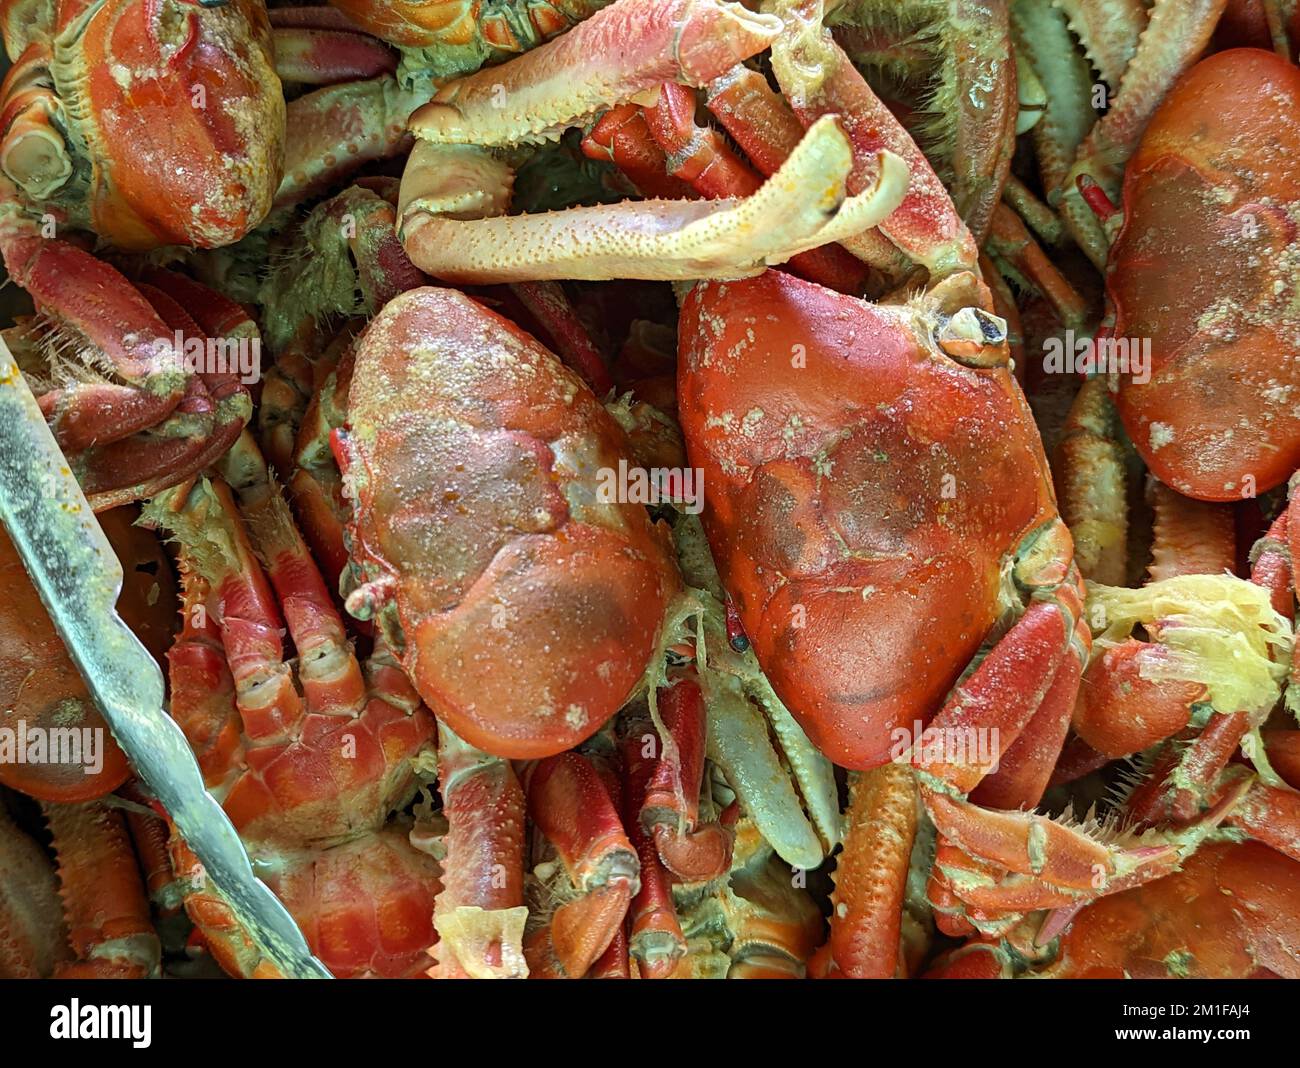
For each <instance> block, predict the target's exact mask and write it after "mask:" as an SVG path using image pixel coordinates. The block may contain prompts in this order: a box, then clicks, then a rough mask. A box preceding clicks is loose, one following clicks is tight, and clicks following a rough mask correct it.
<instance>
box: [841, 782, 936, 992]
mask: <svg viewBox="0 0 1300 1068" xmlns="http://www.w3.org/2000/svg"><path fill="white" fill-rule="evenodd" d="M919 812H920V798H919V795H918V793H917V789H916V779H915V777H914V776H913V775H912V773H911V771H910V770H909V769H908V768H907V766H906V765H903V764H893V763H891V764H883V765H881V766H880V767H878V768H873V769H872V770H871V771H864V772H861V773H859V774H858V775H857V777H856V778H855V779H854V781H853V784H852V786H851V787H850V789H849V807H848V812H847V813H846V817H845V823H846V827H845V833H844V851H843V852H842V853H841V854H840V859H839V862H838V864H837V865H836V868H835V874H834V876H833V878H834V880H835V890H834V891H833V892H832V894H831V909H832V912H831V918H830V928H831V935H830V941H829V942H828V943H827V944H826V946H824V947H823V948H822V951H821V952H822V954H823V955H824V956H825V957H826V958H827V959H826V960H825V961H824V962H823V964H822V970H823V971H829V970H830V966H831V965H833V966H834V968H835V970H836V971H838V973H839V974H841V975H843V976H845V977H846V978H849V979H893V978H894V977H895V976H896V975H898V974H899V969H900V963H901V962H900V955H899V943H900V935H901V931H900V928H901V924H902V918H903V898H904V896H905V893H906V889H907V877H908V864H909V860H910V857H911V853H912V846H913V843H914V840H915V838H916V829H917V819H918V815H919Z"/></svg>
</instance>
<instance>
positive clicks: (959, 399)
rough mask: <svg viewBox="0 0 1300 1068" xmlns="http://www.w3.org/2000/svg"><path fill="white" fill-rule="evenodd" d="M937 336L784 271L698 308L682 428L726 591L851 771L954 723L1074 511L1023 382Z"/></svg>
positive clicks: (766, 660)
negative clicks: (954, 703)
mask: <svg viewBox="0 0 1300 1068" xmlns="http://www.w3.org/2000/svg"><path fill="white" fill-rule="evenodd" d="M926 324H927V319H926V318H925V316H924V315H923V314H922V312H921V310H920V309H918V308H913V307H910V306H909V307H877V306H873V305H870V304H867V303H865V302H863V301H860V300H857V299H855V298H852V297H847V296H843V295H841V294H838V293H834V292H832V291H830V290H828V289H824V288H822V287H821V286H818V285H815V284H813V283H811V282H805V281H803V280H801V279H798V278H795V277H793V276H791V275H788V274H784V273H781V272H777V271H768V272H767V273H766V274H763V275H760V276H759V277H757V278H752V279H746V280H744V281H741V282H723V283H718V282H707V283H701V284H698V285H697V286H696V287H695V288H694V289H693V290H692V291H691V293H690V295H689V296H688V297H687V299H686V301H685V304H684V306H683V309H682V317H681V326H680V334H679V345H680V367H679V380H678V396H679V405H680V412H681V423H682V429H683V431H684V433H685V437H686V443H687V451H688V454H689V456H690V459H691V463H692V464H694V465H696V466H698V467H701V468H703V479H704V481H703V487H704V500H705V509H704V520H705V526H706V529H707V531H708V535H709V542H710V544H711V545H712V547H713V552H714V555H715V557H716V559H717V563H718V568H719V573H720V575H721V578H722V582H723V585H724V586H726V588H727V590H728V591H729V592H730V593H731V595H732V596H733V597H734V598H735V601H736V604H737V607H738V609H739V612H740V616H741V619H742V622H743V623H744V627H745V632H746V634H747V635H748V636H749V638H750V640H751V641H752V642H753V645H754V650H755V652H756V654H757V656H758V659H759V661H760V663H761V664H762V666H763V669H764V671H766V672H767V674H768V677H769V678H770V679H771V682H772V685H773V687H774V688H775V689H776V691H777V693H778V694H779V695H780V697H781V699H782V700H783V701H784V702H785V703H786V704H787V705H788V706H789V707H790V710H791V711H792V712H793V713H794V714H795V716H796V717H797V718H798V719H799V722H800V723H801V724H802V725H803V727H804V729H805V730H806V731H807V732H808V736H809V737H810V738H811V739H812V741H813V743H814V744H815V745H817V746H818V748H820V749H821V750H822V751H823V752H825V753H826V754H827V755H828V756H829V757H830V758H831V759H832V760H834V761H835V762H836V763H838V764H842V765H845V766H847V767H851V768H867V767H872V766H874V765H877V764H880V763H882V762H883V761H885V760H886V759H888V757H889V755H890V750H891V744H892V741H893V739H891V732H892V731H893V730H894V729H895V728H908V729H909V730H910V729H911V727H912V725H913V723H914V721H916V720H922V721H924V720H926V719H928V717H929V716H930V715H931V714H932V713H933V712H934V710H935V708H936V707H937V705H938V703H939V701H940V700H941V699H942V697H943V696H944V694H945V693H946V692H947V691H948V690H949V689H950V688H951V686H952V685H953V683H954V682H955V681H956V679H957V677H958V675H959V674H960V673H961V672H962V670H963V669H964V668H965V667H966V666H967V664H968V663H969V661H970V659H971V657H972V655H973V654H974V653H975V651H976V650H977V649H978V648H979V646H980V643H981V642H983V641H984V639H985V637H986V636H987V635H988V633H989V630H990V628H991V627H992V626H993V625H994V623H995V621H996V620H997V618H998V615H999V603H998V602H999V597H998V594H999V588H1000V585H1001V578H1002V570H1003V567H1004V564H1005V563H1006V562H1007V559H1008V556H1009V555H1010V554H1014V553H1015V552H1016V550H1017V548H1018V546H1019V545H1020V542H1021V540H1022V539H1023V538H1024V537H1025V535H1026V534H1028V533H1029V532H1030V531H1032V530H1034V529H1035V528H1036V527H1038V526H1040V525H1041V524H1042V523H1044V522H1045V521H1047V520H1049V519H1050V518H1052V517H1054V515H1055V512H1056V506H1055V502H1054V499H1053V496H1052V490H1051V486H1050V484H1049V482H1048V480H1047V478H1046V475H1045V472H1046V463H1045V460H1044V458H1043V455H1042V449H1041V445H1040V444H1039V441H1038V435H1037V433H1036V432H1035V430H1034V424H1033V420H1032V418H1031V417H1030V414H1029V411H1028V408H1027V406H1026V404H1025V402H1024V398H1023V396H1022V394H1021V393H1020V390H1019V387H1017V386H1016V384H1015V382H1014V380H1013V379H1012V377H1011V374H1010V373H1009V371H1008V370H1007V369H1006V368H1005V367H998V368H973V367H967V366H963V365H961V364H959V363H957V362H956V361H954V360H953V359H951V358H949V357H948V356H946V355H944V354H943V353H942V352H941V351H939V350H938V349H937V348H935V347H934V345H933V344H932V343H930V342H929V341H928V338H927V337H926V336H924V335H923V334H921V333H918V331H919V330H923V329H927V327H926Z"/></svg>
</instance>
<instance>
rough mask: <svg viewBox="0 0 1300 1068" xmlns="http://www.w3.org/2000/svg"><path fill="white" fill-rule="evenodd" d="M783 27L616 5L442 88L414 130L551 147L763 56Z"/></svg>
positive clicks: (662, 6) (650, 5) (708, 1)
mask: <svg viewBox="0 0 1300 1068" xmlns="http://www.w3.org/2000/svg"><path fill="white" fill-rule="evenodd" d="M780 29H781V26H780V23H779V22H778V21H777V20H776V19H774V18H771V17H770V16H766V15H756V14H754V13H752V12H750V11H747V10H745V9H744V8H743V7H741V6H740V4H734V3H725V2H722V0H620V2H619V3H616V4H613V5H611V6H610V7H607V8H605V9H604V10H603V11H598V12H597V13H596V14H594V15H592V17H591V18H589V19H587V20H586V21H584V22H583V23H581V24H580V25H578V26H576V27H575V28H574V29H573V30H571V31H570V32H569V33H566V34H565V35H564V36H563V37H560V38H558V39H557V40H554V41H551V42H549V43H548V44H545V45H542V46H541V47H540V48H536V49H534V50H533V51H531V52H528V53H526V54H525V55H523V56H520V57H519V58H517V59H515V60H512V61H511V62H510V63H508V64H506V65H505V66H504V67H496V68H488V69H486V70H481V71H479V72H478V73H477V74H472V75H470V76H469V77H466V78H460V79H457V80H456V81H454V82H452V83H450V84H449V85H446V86H444V87H443V88H442V89H441V90H440V91H439V92H438V94H437V95H436V96H435V97H434V99H433V102H432V103H430V104H427V105H425V106H424V107H422V108H421V109H420V110H419V112H417V113H416V114H415V115H413V116H412V117H411V128H412V130H413V131H414V133H415V134H416V136H418V137H420V138H422V139H427V140H431V141H434V142H437V143H439V144H460V145H478V144H489V145H502V144H521V143H538V142H542V141H547V140H551V139H552V138H554V137H555V136H557V135H558V133H559V132H560V131H562V130H563V129H565V128H566V127H568V126H571V125H574V124H576V123H580V122H582V121H583V120H585V119H586V118H588V117H590V116H592V115H595V114H596V113H597V112H598V111H602V110H604V109H605V108H608V107H612V106H614V105H615V104H622V103H624V102H626V101H628V100H631V99H632V98H633V97H635V96H637V95H639V94H642V93H646V92H648V91H652V90H655V89H657V88H658V87H659V85H660V84H661V83H663V82H668V81H681V82H685V83H686V84H688V85H692V86H695V87H697V88H699V87H702V86H704V85H706V84H708V83H709V82H710V81H712V80H713V79H714V78H716V77H717V76H718V75H719V74H721V73H722V72H723V71H725V70H727V69H728V68H730V67H733V66H735V64H737V63H739V62H741V61H742V60H745V59H748V58H749V57H750V56H753V55H756V54H757V53H759V52H761V51H763V49H765V48H767V47H768V46H769V45H770V44H771V43H772V41H773V39H774V38H775V37H776V35H777V34H778V33H779V32H780Z"/></svg>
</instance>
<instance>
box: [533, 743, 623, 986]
mask: <svg viewBox="0 0 1300 1068" xmlns="http://www.w3.org/2000/svg"><path fill="white" fill-rule="evenodd" d="M525 790H526V791H527V794H528V813H529V816H530V817H531V818H532V820H533V823H534V824H535V825H536V827H537V829H538V830H539V831H540V832H541V833H542V834H543V835H544V836H545V837H546V839H547V840H548V841H549V842H550V843H551V844H552V845H553V846H554V847H555V849H556V851H557V853H558V854H559V857H560V860H561V861H562V862H563V864H564V868H565V870H566V871H567V872H568V876H569V880H570V882H571V883H572V884H573V887H574V889H575V890H576V891H577V892H578V895H579V896H578V897H576V898H574V899H573V900H571V901H568V902H566V903H565V904H563V905H561V906H560V907H559V908H557V909H556V910H555V911H554V913H552V915H551V917H550V920H549V922H548V923H547V925H546V927H545V928H544V929H543V930H542V931H540V932H538V934H537V935H536V936H535V937H534V938H532V939H530V940H529V945H528V946H527V952H528V958H529V973H530V974H531V975H532V976H534V977H538V978H541V977H552V978H561V977H567V978H571V979H578V978H581V977H582V976H584V975H586V974H587V972H588V970H589V969H590V968H591V966H592V965H593V964H594V963H595V961H596V960H597V959H598V958H599V957H600V956H601V955H602V954H603V953H604V952H605V951H606V950H607V949H608V948H609V946H610V943H611V942H612V941H613V940H614V937H615V935H616V934H617V933H618V932H619V931H620V930H622V927H623V920H624V917H625V916H626V915H627V909H628V904H629V903H630V902H631V900H632V898H633V897H634V896H635V894H636V892H637V891H638V890H639V889H640V882H639V879H638V877H637V872H638V861H637V855H636V851H635V850H634V849H633V847H632V844H631V843H630V842H629V841H628V839H627V835H626V834H625V833H624V831H623V821H622V819H621V817H620V815H619V812H618V809H617V808H616V807H615V805H614V801H613V799H612V798H611V797H610V794H609V790H608V789H607V787H606V785H605V783H604V782H603V781H602V778H601V776H600V774H599V773H598V772H597V770H596V769H595V767H593V765H592V763H591V761H590V760H589V759H588V758H587V757H585V756H583V755H582V754H581V753H577V752H572V751H570V752H568V753H561V754H559V755H558V756H553V757H547V758H545V759H544V760H541V761H539V762H538V763H537V764H535V765H534V766H533V767H531V768H530V769H529V771H528V774H527V777H526V781H525Z"/></svg>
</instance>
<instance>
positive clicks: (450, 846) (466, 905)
mask: <svg viewBox="0 0 1300 1068" xmlns="http://www.w3.org/2000/svg"><path fill="white" fill-rule="evenodd" d="M438 775H439V791H440V792H441V794H442V806H443V813H444V815H445V816H446V817H447V823H448V830H447V835H446V838H445V840H444V843H445V848H446V857H445V859H444V861H443V889H442V892H441V893H440V894H439V895H438V897H437V898H436V900H435V902H434V916H433V919H434V926H435V927H437V929H438V944H437V945H436V946H435V947H434V948H433V949H432V950H431V952H432V953H433V954H434V956H435V957H436V958H437V960H438V963H437V966H436V967H435V968H434V969H433V970H432V971H431V972H430V974H431V975H433V976H434V977H435V978H439V979H469V978H475V979H489V978H500V979H522V978H524V977H525V976H526V975H527V974H528V965H527V964H526V963H525V961H524V950H523V937H524V921H525V920H526V919H527V915H528V909H527V908H526V907H525V906H524V883H523V874H524V794H523V791H522V790H521V789H520V787H519V780H518V779H516V778H515V773H514V769H512V768H511V766H510V763H509V761H506V760H502V759H501V758H499V757H494V756H490V755H489V754H487V753H484V752H483V751H482V750H480V749H475V748H474V747H473V746H471V745H469V744H467V743H465V742H463V741H461V739H460V738H458V737H457V736H456V734H455V733H454V732H453V731H452V730H451V729H450V728H449V727H448V726H447V725H446V724H445V723H442V722H439V724H438Z"/></svg>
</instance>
